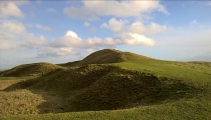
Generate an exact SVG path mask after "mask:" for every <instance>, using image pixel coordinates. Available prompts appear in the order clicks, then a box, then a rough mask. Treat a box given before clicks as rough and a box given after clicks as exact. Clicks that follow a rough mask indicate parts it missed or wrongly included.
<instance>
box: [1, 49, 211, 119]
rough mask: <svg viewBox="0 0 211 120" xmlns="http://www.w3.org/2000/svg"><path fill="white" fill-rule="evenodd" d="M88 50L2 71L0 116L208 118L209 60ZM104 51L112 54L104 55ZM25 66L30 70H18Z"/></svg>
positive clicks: (210, 109) (210, 104) (210, 114)
mask: <svg viewBox="0 0 211 120" xmlns="http://www.w3.org/2000/svg"><path fill="white" fill-rule="evenodd" d="M111 51H112V52H111ZM101 52H103V53H105V54H103V55H102V56H100V55H101ZM117 55H118V56H119V57H116V56H117ZM90 56H91V58H92V57H94V59H91V58H90ZM90 56H88V57H87V58H85V59H84V60H81V61H77V62H70V63H66V64H57V65H53V64H47V65H46V64H45V65H44V66H45V67H43V64H42V67H41V68H40V67H38V68H39V70H37V69H38V68H36V69H35V68H34V67H28V66H37V65H39V66H40V64H31V65H27V67H24V66H21V67H15V68H13V69H11V70H7V71H6V72H5V71H3V72H1V73H0V76H1V78H0V90H1V91H0V106H1V107H0V119H11V120H12V119H14V120H17V119H25V120H40V119H46V120H48V119H49V120H52V119H55V120H59V119H60V120H63V119H74V120H80V119H87V120H89V119H90V120H93V119H95V120H101V119H102V120H109V119H111V120H128V119H131V120H133V119H134V120H137V119H141V120H142V119H143V120H149V119H153V120H154V119H155V120H156V119H157V120H160V119H164V120H170V119H174V120H178V119H179V120H186V119H196V120H199V119H202V120H207V119H210V118H211V95H210V93H211V63H210V62H177V61H162V60H155V59H151V58H147V57H144V56H139V57H137V55H136V54H132V53H125V52H121V51H115V50H103V51H99V52H97V53H94V54H91V55H90ZM105 56H106V57H113V56H115V57H114V58H109V59H106V60H105V61H104V60H102V59H104V57H105ZM97 57H98V58H97ZM129 58H130V59H129ZM115 60H117V62H114V61H115ZM95 62H96V63H99V62H100V64H93V63H95ZM101 62H102V63H103V64H101ZM90 63H92V64H90ZM19 68H21V69H19ZM33 68H34V69H33ZM26 69H30V70H31V71H30V70H27V71H28V72H23V73H24V74H21V75H19V74H18V73H22V71H25V70H26ZM14 71H15V72H14ZM35 71H36V72H35ZM34 73H36V75H31V74H34ZM11 76H12V77H11Z"/></svg>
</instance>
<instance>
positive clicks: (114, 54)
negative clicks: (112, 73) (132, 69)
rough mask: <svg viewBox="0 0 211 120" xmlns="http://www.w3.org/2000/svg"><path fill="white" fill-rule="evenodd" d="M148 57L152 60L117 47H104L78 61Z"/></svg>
mask: <svg viewBox="0 0 211 120" xmlns="http://www.w3.org/2000/svg"><path fill="white" fill-rule="evenodd" d="M146 59H147V60H150V59H152V58H148V57H145V56H142V55H137V54H134V53H130V52H122V51H119V50H115V49H104V50H99V51H97V52H94V53H92V54H90V55H89V56H87V57H86V58H84V59H83V60H81V61H80V62H78V63H77V65H87V64H105V63H117V62H123V61H137V60H146Z"/></svg>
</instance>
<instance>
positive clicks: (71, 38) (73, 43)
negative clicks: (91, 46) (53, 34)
mask: <svg viewBox="0 0 211 120" xmlns="http://www.w3.org/2000/svg"><path fill="white" fill-rule="evenodd" d="M49 45H50V46H51V47H72V48H78V47H80V46H81V45H82V39H81V38H79V37H78V35H77V34H76V33H75V32H73V31H67V32H66V34H65V36H64V37H62V38H60V39H57V40H54V41H52V42H50V43H49Z"/></svg>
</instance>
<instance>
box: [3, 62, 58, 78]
mask: <svg viewBox="0 0 211 120" xmlns="http://www.w3.org/2000/svg"><path fill="white" fill-rule="evenodd" d="M58 68H60V66H57V65H54V64H51V63H34V64H25V65H20V66H17V67H14V68H12V69H9V70H6V71H3V72H0V76H5V77H20V76H36V75H44V74H46V73H49V72H52V71H54V70H56V69H58Z"/></svg>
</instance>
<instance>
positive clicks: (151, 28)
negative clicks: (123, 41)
mask: <svg viewBox="0 0 211 120" xmlns="http://www.w3.org/2000/svg"><path fill="white" fill-rule="evenodd" d="M126 23H128V21H127V20H121V19H120V20H117V19H115V18H111V19H110V20H109V21H108V23H103V24H102V25H101V27H102V28H108V29H111V30H112V31H113V32H115V33H119V32H131V33H137V34H156V33H161V32H164V31H166V30H168V27H167V26H166V25H159V24H157V23H154V22H151V23H150V24H148V25H144V24H143V23H142V22H140V21H136V22H133V23H131V24H130V25H126Z"/></svg>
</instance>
